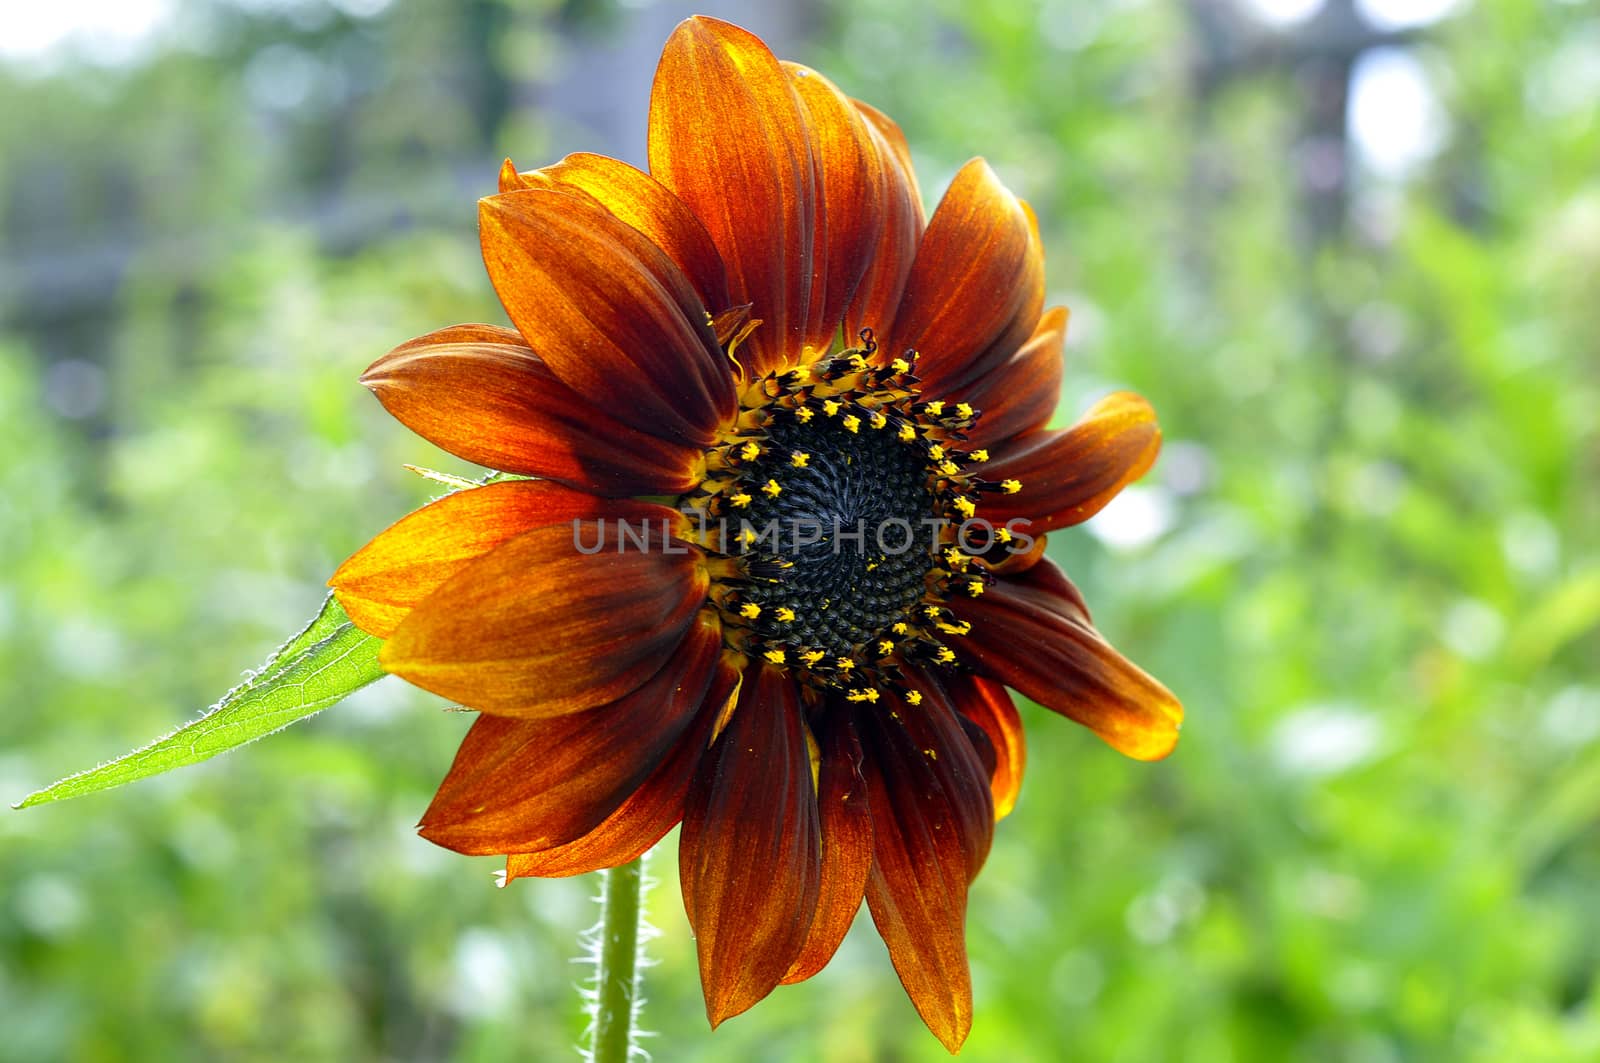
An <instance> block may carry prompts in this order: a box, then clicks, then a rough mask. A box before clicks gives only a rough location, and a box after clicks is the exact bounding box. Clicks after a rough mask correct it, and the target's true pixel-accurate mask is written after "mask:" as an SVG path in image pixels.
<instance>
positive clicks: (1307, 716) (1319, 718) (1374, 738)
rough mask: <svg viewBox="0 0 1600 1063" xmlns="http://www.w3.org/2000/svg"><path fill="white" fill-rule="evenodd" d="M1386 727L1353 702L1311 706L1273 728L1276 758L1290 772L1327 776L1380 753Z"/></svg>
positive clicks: (1291, 714) (1274, 754)
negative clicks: (1353, 704) (1350, 703)
mask: <svg viewBox="0 0 1600 1063" xmlns="http://www.w3.org/2000/svg"><path fill="white" fill-rule="evenodd" d="M1382 740H1383V728H1382V727H1381V726H1380V725H1379V723H1378V721H1377V720H1376V719H1375V718H1374V717H1373V715H1372V714H1371V713H1370V712H1367V711H1365V710H1363V709H1358V708H1356V707H1355V706H1352V705H1311V706H1308V707H1306V708H1303V709H1299V710H1297V711H1295V712H1292V713H1290V714H1289V715H1287V716H1285V717H1284V718H1283V719H1282V720H1280V721H1279V722H1278V726H1277V727H1275V728H1273V731H1272V738H1271V746H1272V758H1273V759H1274V760H1275V761H1277V762H1278V766H1279V767H1281V768H1282V769H1283V770H1284V771H1285V772H1287V773H1289V774H1290V775H1300V776H1309V777H1312V778H1324V777H1327V776H1330V775H1338V774H1341V773H1343V772H1346V771H1349V770H1350V769H1352V768H1356V767H1359V766H1361V765H1362V764H1365V763H1366V762H1367V761H1369V760H1371V759H1372V757H1373V756H1374V755H1375V754H1376V753H1377V752H1378V746H1379V745H1380V743H1381V742H1382Z"/></svg>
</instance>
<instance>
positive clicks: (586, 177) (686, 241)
mask: <svg viewBox="0 0 1600 1063" xmlns="http://www.w3.org/2000/svg"><path fill="white" fill-rule="evenodd" d="M506 168H507V169H509V171H510V172H509V174H508V173H507V172H506V170H502V171H501V177H500V191H502V192H509V191H512V190H513V189H516V188H558V189H561V190H563V191H567V192H580V193H583V194H585V195H588V196H591V197H593V199H594V200H595V201H596V202H597V203H599V204H600V205H601V206H602V207H604V208H605V209H606V210H609V211H610V212H611V213H612V214H614V215H616V217H617V218H619V219H620V220H622V221H624V222H626V223H627V224H629V225H631V226H633V227H634V228H635V229H638V230H639V231H640V232H641V233H643V234H644V235H645V236H647V237H649V239H650V242H651V243H653V244H655V245H656V246H657V247H659V248H661V250H663V251H665V252H666V253H667V257H668V258H670V259H672V261H674V262H676V263H677V264H678V268H679V269H681V270H683V272H684V275H685V276H687V277H688V278H689V280H690V281H691V282H692V283H693V284H694V287H695V290H696V291H697V292H699V293H700V300H701V302H703V303H705V305H706V309H708V310H710V311H712V312H713V313H716V312H719V311H721V310H724V309H726V308H727V307H728V305H729V302H728V277H727V272H726V271H725V270H724V269H723V267H722V256H721V255H720V254H718V253H717V247H716V245H715V244H713V243H712V242H711V234H710V233H708V232H706V227H705V226H704V225H702V224H700V219H699V218H696V217H695V216H694V212H693V211H691V210H690V209H689V208H688V207H687V206H686V205H685V204H684V202H683V201H682V200H681V199H679V198H678V197H677V196H675V195H673V194H672V193H671V192H670V191H668V190H667V188H666V186H665V185H663V184H662V183H661V182H659V181H657V180H656V179H655V178H654V177H651V176H650V175H649V174H647V173H645V172H644V171H643V170H639V169H635V168H634V167H632V166H629V165H628V164H627V163H625V162H622V161H621V160H619V159H613V158H610V157H608V156H605V155H592V154H590V153H588V152H578V153H576V154H573V155H568V156H567V157H566V158H564V159H562V160H561V161H560V162H558V163H556V164H555V165H554V166H546V167H544V168H543V169H539V170H532V171H530V172H528V173H517V171H516V168H515V167H513V166H511V160H509V159H507V160H506Z"/></svg>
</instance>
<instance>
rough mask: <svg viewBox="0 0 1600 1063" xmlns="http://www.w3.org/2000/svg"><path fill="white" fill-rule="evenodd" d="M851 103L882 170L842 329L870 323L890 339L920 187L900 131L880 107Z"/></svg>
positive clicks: (911, 248)
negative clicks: (869, 243)
mask: <svg viewBox="0 0 1600 1063" xmlns="http://www.w3.org/2000/svg"><path fill="white" fill-rule="evenodd" d="M855 107H856V110H857V111H859V112H860V113H861V117H862V118H864V119H865V120H866V122H867V124H868V126H870V127H871V133H872V145H873V148H874V150H875V151H876V152H877V154H878V161H879V164H880V172H881V173H882V176H883V192H882V201H883V230H882V236H881V238H880V240H879V243H878V246H877V248H876V249H874V252H873V254H872V256H871V262H870V263H869V264H868V266H867V271H866V274H865V275H864V276H863V277H862V278H861V284H860V286H859V287H858V288H857V289H856V297H855V300H854V302H853V303H852V304H851V306H850V312H849V314H848V315H846V320H845V332H846V339H847V340H849V341H851V342H854V338H855V336H856V334H857V333H858V332H859V331H860V330H861V329H863V328H870V329H874V330H876V331H877V333H878V339H879V340H880V341H882V340H887V339H890V336H889V332H890V326H891V325H892V324H893V323H894V316H895V309H896V308H897V307H898V306H899V305H900V297H901V295H902V294H904V292H905V288H906V277H907V276H908V275H909V274H910V273H911V262H912V260H913V259H914V258H915V257H916V253H917V242H918V241H920V240H921V239H922V232H923V230H924V229H925V228H926V227H927V218H926V217H925V216H924V215H923V212H922V193H921V192H920V191H919V190H918V188H917V175H916V172H915V171H914V170H913V169H912V168H911V149H910V147H909V146H908V145H907V144H906V138H905V134H904V133H902V132H900V127H899V126H897V125H895V124H894V122H893V121H891V120H890V118H889V116H888V115H886V114H884V113H883V112H882V111H879V110H878V109H876V108H874V107H871V106H868V105H867V104H865V103H862V102H861V101H859V100H857V101H855ZM887 353H888V354H889V356H890V357H898V356H899V355H900V354H901V353H902V352H901V351H900V350H898V349H893V350H888V352H887Z"/></svg>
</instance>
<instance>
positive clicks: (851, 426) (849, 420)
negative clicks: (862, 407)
mask: <svg viewBox="0 0 1600 1063" xmlns="http://www.w3.org/2000/svg"><path fill="white" fill-rule="evenodd" d="M843 424H844V430H845V431H846V432H859V431H860V430H861V418H859V417H857V416H856V415H855V414H853V413H852V414H850V415H849V416H847V417H846V418H845V419H844V422H843Z"/></svg>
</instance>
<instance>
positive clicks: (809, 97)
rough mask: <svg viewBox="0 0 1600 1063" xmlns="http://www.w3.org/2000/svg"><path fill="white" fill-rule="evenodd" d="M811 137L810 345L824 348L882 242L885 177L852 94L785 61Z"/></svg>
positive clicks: (807, 337) (805, 331)
mask: <svg viewBox="0 0 1600 1063" xmlns="http://www.w3.org/2000/svg"><path fill="white" fill-rule="evenodd" d="M783 68H784V70H785V71H786V72H787V73H788V75H789V79H790V83H791V84H792V85H793V86H794V91H795V94H796V95H797V96H798V97H799V99H800V106H801V109H802V111H803V112H804V114H805V122H806V127H807V129H808V130H809V131H810V134H811V157H812V160H813V162H814V164H815V167H816V171H815V182H816V189H817V199H816V204H815V210H814V211H813V214H812V241H811V248H812V250H811V255H812V275H811V295H810V298H809V300H808V302H807V307H808V310H807V319H806V324H805V327H804V329H803V335H804V337H805V342H806V343H807V344H809V345H810V346H811V347H813V348H815V349H817V350H819V351H825V350H827V349H828V348H829V347H830V346H831V345H832V344H833V339H834V336H835V335H836V334H837V333H838V331H839V327H840V325H841V324H842V323H843V321H844V312H845V308H846V307H847V306H849V305H850V299H851V297H852V296H854V295H855V292H856V287H857V285H858V284H860V282H861V277H862V274H863V273H864V272H865V271H866V267H867V265H868V263H870V262H871V261H872V258H873V256H874V255H875V254H876V253H877V251H878V247H879V245H880V243H881V242H882V237H883V223H884V204H883V196H884V189H885V186H886V183H887V177H886V175H885V173H884V163H883V161H882V159H881V158H880V156H879V152H878V147H877V143H876V142H875V140H874V130H873V128H872V126H871V125H869V124H868V123H867V120H866V119H865V118H864V117H863V116H862V114H861V112H860V111H859V110H857V109H856V107H855V106H854V105H853V104H852V103H851V102H850V99H849V97H847V96H846V95H845V94H844V93H842V92H840V91H839V90H838V89H837V88H835V87H834V85H833V83H832V82H831V81H829V80H828V79H827V78H825V77H823V76H822V75H821V74H819V73H817V72H816V71H815V70H812V69H810V68H809V67H804V66H801V65H799V64H798V63H784V64H783Z"/></svg>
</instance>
